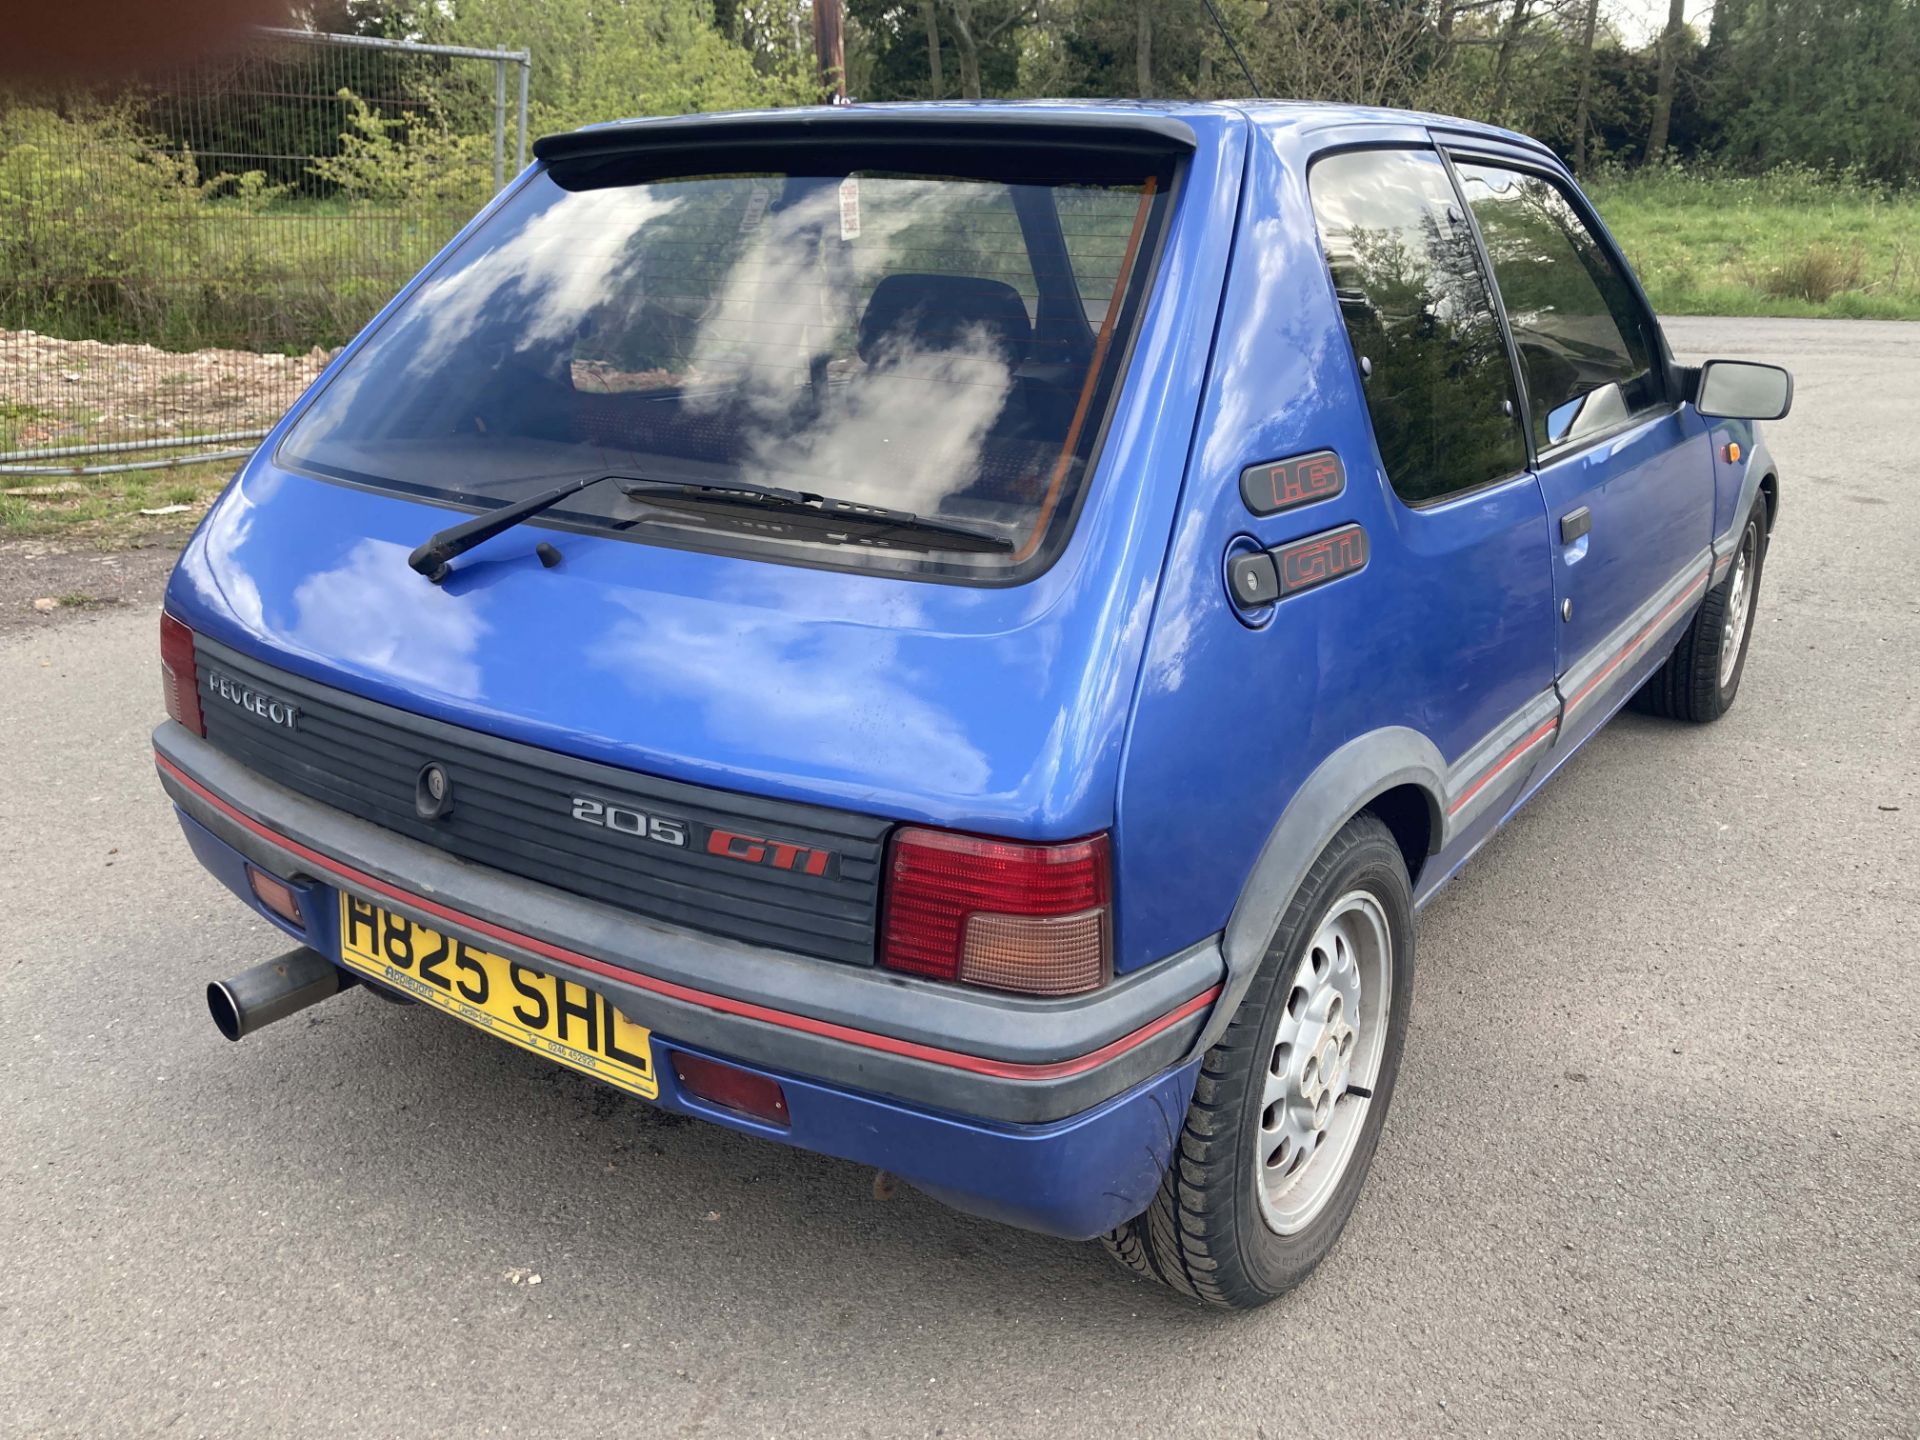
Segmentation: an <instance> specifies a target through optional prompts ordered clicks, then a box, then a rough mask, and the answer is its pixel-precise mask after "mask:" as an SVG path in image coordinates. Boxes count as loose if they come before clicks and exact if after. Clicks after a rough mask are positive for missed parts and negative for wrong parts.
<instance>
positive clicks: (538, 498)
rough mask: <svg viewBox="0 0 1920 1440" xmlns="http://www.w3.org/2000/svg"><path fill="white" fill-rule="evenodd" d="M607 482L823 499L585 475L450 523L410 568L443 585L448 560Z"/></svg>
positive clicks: (766, 488) (727, 485)
mask: <svg viewBox="0 0 1920 1440" xmlns="http://www.w3.org/2000/svg"><path fill="white" fill-rule="evenodd" d="M603 480H618V481H621V482H622V484H621V487H620V488H621V490H622V492H623V493H625V494H629V495H631V494H632V493H633V490H634V489H635V488H648V487H655V486H658V487H662V488H665V489H669V490H685V491H687V492H689V493H700V492H704V491H715V492H721V491H725V492H731V493H735V494H740V495H752V496H757V497H759V498H760V499H762V500H768V501H773V502H776V503H779V504H793V505H804V504H806V503H808V502H809V501H814V500H818V499H819V498H820V497H819V496H818V495H809V494H807V493H806V492H805V491H803V490H781V489H778V488H776V487H775V486H772V485H755V484H753V483H751V482H750V481H744V480H742V481H732V480H729V481H725V482H719V481H715V482H707V481H689V480H654V479H651V478H649V477H647V476H643V475H624V474H621V473H619V472H617V471H612V472H608V473H606V474H601V475H584V476H581V477H579V478H577V479H574V480H569V481H567V483H566V484H564V485H556V486H554V488H553V489H551V490H542V491H541V492H540V493H539V494H538V495H529V496H528V497H527V498H526V499H524V500H519V501H515V502H514V503H513V504H511V505H503V506H501V507H500V508H499V509H497V510H488V511H487V512H485V513H484V514H481V515H475V516H474V517H473V518H472V519H470V520H462V521H461V522H460V523H459V524H458V525H449V526H447V528H446V529H444V530H440V531H436V532H435V533H434V534H432V535H429V536H428V537H427V538H426V540H425V541H423V542H422V543H421V544H420V545H419V546H418V547H417V548H416V549H415V550H414V552H413V553H412V554H411V555H409V556H407V564H408V565H410V566H412V567H413V568H414V569H415V570H418V571H419V572H420V573H421V574H422V575H424V576H426V577H427V579H429V580H431V581H432V582H433V583H434V584H436V585H438V584H439V583H440V582H441V581H442V580H445V579H446V578H447V576H448V575H449V574H450V573H451V572H450V571H449V569H448V568H447V562H448V561H450V560H452V559H453V558H454V557H455V556H457V555H464V554H466V553H467V551H469V550H471V549H473V547H474V546H476V545H483V544H485V543H486V542H487V541H489V540H491V539H492V538H493V537H494V536H496V535H498V534H500V532H501V531H503V530H511V529H512V528H513V527H514V526H515V525H518V524H519V523H520V522H521V521H522V520H525V519H528V518H530V517H531V516H534V515H538V514H539V513H540V512H541V511H543V510H551V509H552V508H553V507H554V506H556V505H558V504H559V503H560V502H561V501H562V500H566V499H568V498H570V497H572V496H574V495H577V494H579V493H580V492H581V491H582V490H585V489H586V488H587V487H588V486H590V485H598V484H599V483H600V482H601V481H603Z"/></svg>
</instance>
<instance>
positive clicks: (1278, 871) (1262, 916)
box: [1190, 726, 1446, 1056]
mask: <svg viewBox="0 0 1920 1440" xmlns="http://www.w3.org/2000/svg"><path fill="white" fill-rule="evenodd" d="M1445 774H1446V762H1445V761H1444V760H1443V759H1442V758H1441V755H1440V751H1439V749H1438V748H1437V747H1436V746H1435V745H1434V743H1433V742H1432V741H1431V740H1429V739H1428V738H1427V737H1426V736H1424V735H1422V734H1421V733H1420V732H1419V731H1417V730H1413V729H1410V728H1408V727H1405V726H1387V727H1384V728H1382V729H1379V730H1370V731H1368V732H1367V733H1366V734H1364V735H1359V736H1356V737H1355V738H1353V739H1352V740H1349V741H1348V742H1347V743H1346V744H1344V745H1342V746H1341V747H1340V748H1339V749H1337V750H1335V751H1334V752H1333V753H1332V754H1331V755H1329V756H1328V757H1327V758H1326V759H1325V760H1323V761H1321V762H1320V764H1319V765H1318V766H1317V767H1315V769H1314V771H1313V773H1312V774H1310V775H1309V776H1308V777H1307V779H1306V780H1305V782H1304V783H1302V785H1301V786H1300V788H1299V789H1298V790H1297V791H1296V792H1295V793H1294V795H1293V798H1292V799H1290V800H1289V801H1288V802H1287V806H1286V809H1285V810H1284V811H1282V812H1281V815H1280V819H1279V820H1278V821H1277V822H1276V823H1275V825H1274V827H1273V829H1272V830H1271V831H1269V832H1268V834H1267V838H1266V842H1265V843H1264V844H1263V845H1262V846H1261V848H1260V853H1259V855H1258V857H1257V858H1256V859H1255V860H1254V863H1253V867H1252V869H1251V870H1250V871H1249V872H1248V874H1247V879H1246V881H1245V883H1244V884H1242V886H1241V887H1240V894H1239V896H1238V898H1237V899H1236V900H1235V902H1234V906H1233V912H1232V914H1230V915H1229V916H1228V918H1227V925H1226V930H1225V933H1224V934H1223V935H1222V937H1221V944H1220V951H1221V955H1222V957H1223V958H1224V959H1225V961H1226V966H1227V975H1226V981H1225V989H1224V990H1223V992H1222V994H1221V997H1220V1000H1219V1002H1218V1003H1217V1004H1216V1005H1215V1006H1214V1007H1213V1012H1212V1014H1211V1015H1209V1016H1208V1018H1207V1024H1206V1027H1205V1028H1204V1029H1203V1030H1202V1031H1201V1032H1200V1036H1199V1038H1198V1039H1197V1040H1196V1041H1195V1042H1194V1048H1193V1050H1192V1051H1191V1052H1190V1054H1191V1055H1195V1056H1197V1055H1204V1054H1205V1053H1206V1052H1207V1050H1208V1049H1209V1048H1210V1047H1211V1046H1212V1045H1213V1044H1214V1043H1215V1042H1217V1041H1218V1040H1219V1039H1220V1037H1221V1035H1223V1034H1224V1033H1225V1032H1226V1029H1227V1026H1228V1025H1229V1024H1231V1023H1232V1020H1233V1016H1234V1012H1235V1011H1236V1010H1238V1008H1239V1005H1240V1001H1241V999H1242V998H1243V997H1244V996H1245V995H1246V993H1247V988H1248V986H1250V985H1251V984H1252V983H1253V977H1254V974H1255V972H1256V971H1258V969H1259V967H1260V964H1261V962H1262V961H1263V960H1264V959H1265V958H1266V953H1267V949H1268V946H1269V944H1270V943H1271V941H1272V939H1273V936H1274V934H1275V932H1276V930H1277V929H1278V928H1279V925H1280V919H1281V916H1282V915H1283V914H1284V913H1285V912H1286V909H1287V906H1288V905H1290V904H1291V903H1292V901H1293V897H1294V895H1295V893H1296V892H1297V891H1298V890H1299V888H1300V885H1301V882H1302V881H1303V880H1304V879H1305V878H1306V875H1307V872H1308V870H1309V869H1310V868H1311V867H1312V866H1313V864H1314V863H1315V861H1317V860H1318V859H1319V858H1320V856H1321V854H1322V853H1323V852H1324V851H1325V850H1326V848H1327V846H1328V845H1330V844H1331V843H1333V840H1334V837H1335V836H1337V835H1338V834H1339V833H1340V832H1341V831H1342V830H1343V829H1344V828H1345V827H1346V826H1347V824H1348V823H1349V822H1350V821H1352V820H1353V818H1354V817H1355V816H1357V815H1359V814H1362V813H1363V812H1364V813H1371V814H1373V815H1375V816H1377V817H1378V818H1379V819H1380V821H1381V823H1383V824H1384V825H1386V827H1387V828H1388V830H1389V831H1391V832H1392V833H1393V837H1394V840H1395V842H1396V843H1397V844H1398V845H1399V847H1400V850H1401V854H1402V856H1403V857H1405V858H1406V859H1407V862H1408V863H1407V876H1408V883H1409V884H1412V883H1414V881H1415V880H1416V879H1417V878H1418V874H1419V865H1420V864H1424V863H1425V861H1426V859H1427V858H1428V856H1430V855H1431V853H1432V846H1433V843H1434V841H1435V839H1436V838H1437V837H1438V836H1440V834H1441V833H1442V819H1441V817H1442V814H1443V810H1442V803H1441V797H1442V796H1443V795H1445V793H1446V782H1445V779H1444V777H1445ZM1416 862H1418V863H1416Z"/></svg>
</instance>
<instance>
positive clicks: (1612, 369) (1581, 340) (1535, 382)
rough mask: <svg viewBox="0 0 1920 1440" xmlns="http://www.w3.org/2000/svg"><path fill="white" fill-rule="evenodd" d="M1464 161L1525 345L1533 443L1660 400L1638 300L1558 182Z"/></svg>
mask: <svg viewBox="0 0 1920 1440" xmlns="http://www.w3.org/2000/svg"><path fill="white" fill-rule="evenodd" d="M1459 171H1460V186H1461V189H1462V191H1463V192H1464V193H1465V195H1466V197H1467V204H1468V205H1470V206H1472V207H1473V218H1474V219H1475V220H1476V221H1478V222H1479V225H1480V235H1481V238H1482V239H1484V240H1485V241H1486V246H1487V258H1488V260H1489V261H1491V262H1492V265H1493V278H1494V280H1495V281H1496V282H1497V283H1498V284H1499V286H1500V300H1501V303H1502V304H1504V305H1505V306H1506V307H1507V322H1508V324H1509V325H1511V326H1512V328H1513V342H1514V345H1515V347H1516V348H1517V349H1518V350H1519V352H1520V365H1521V369H1522V371H1523V373H1524V374H1525V375H1526V378H1527V406H1528V409H1529V410H1531V412H1532V414H1531V415H1530V416H1529V417H1528V419H1529V421H1530V423H1531V424H1532V426H1533V438H1534V443H1535V444H1536V445H1538V446H1539V447H1540V448H1542V449H1545V448H1547V447H1548V446H1551V445H1561V444H1565V443H1568V442H1570V441H1578V440H1581V439H1583V438H1585V437H1587V436H1589V435H1595V434H1599V433H1600V432H1602V431H1605V430H1609V429H1612V428H1613V427H1614V426H1616V425H1619V424H1621V423H1622V422H1624V421H1626V420H1629V419H1631V418H1632V417H1633V416H1634V415H1636V414H1638V413H1639V412H1641V411H1643V410H1646V409H1648V408H1650V407H1652V406H1654V405H1656V404H1658V403H1659V401H1660V398H1661V397H1660V387H1659V382H1658V380H1657V379H1656V378H1655V375H1654V369H1653V364H1652V360H1651V358H1650V357H1651V355H1652V353H1653V347H1652V345H1651V344H1650V343H1649V337H1648V335H1647V333H1646V328H1645V321H1644V319H1643V317H1642V315H1641V311H1640V307H1639V305H1638V303H1637V302H1636V301H1635V299H1634V296H1633V292H1632V290H1631V289H1630V288H1629V287H1628V285H1627V280H1626V277H1625V276H1624V275H1622V274H1621V273H1620V268H1619V266H1618V265H1616V264H1615V263H1614V260H1613V257H1612V256H1610V255H1609V254H1608V253H1607V252H1606V250H1605V249H1604V248H1603V247H1602V246H1601V244H1600V242H1599V241H1598V240H1597V239H1596V238H1595V237H1594V234H1593V232H1592V231H1591V230H1589V229H1588V228H1587V227H1586V225H1585V224H1584V223H1583V222H1582V221H1581V219H1580V215H1579V213H1578V212H1577V211H1576V210H1575V209H1574V208H1573V205H1572V203H1571V202H1570V201H1569V200H1568V199H1567V197H1566V195H1565V194H1564V193H1563V192H1562V191H1561V189H1560V187H1559V186H1557V185H1555V184H1554V183H1553V182H1552V181H1551V180H1547V179H1544V178H1542V177H1541V176H1538V175H1527V174H1523V173H1520V172H1517V171H1513V170H1504V169H1501V168H1500V167H1498V166H1495V165H1473V164H1463V165H1461V166H1460V167H1459Z"/></svg>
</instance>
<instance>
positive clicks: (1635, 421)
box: [1450, 150, 1713, 753]
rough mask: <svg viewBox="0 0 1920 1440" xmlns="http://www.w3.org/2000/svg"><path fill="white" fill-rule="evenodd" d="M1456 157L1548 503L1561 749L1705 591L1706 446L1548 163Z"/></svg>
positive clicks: (1621, 285)
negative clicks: (1507, 339) (1508, 344)
mask: <svg viewBox="0 0 1920 1440" xmlns="http://www.w3.org/2000/svg"><path fill="white" fill-rule="evenodd" d="M1450 159H1451V161H1452V164H1453V168H1454V173H1455V176H1456V178H1457V180H1458V183H1459V187H1460V194H1461V197H1462V199H1463V200H1464V201H1465V202H1466V206H1467V209H1468V211H1469V213H1470V214H1471V216H1472V218H1473V222H1474V225H1475V228H1476V230H1477V231H1478V234H1479V236H1480V240H1481V245H1482V248H1483V251H1484V253H1485V255H1486V257H1487V261H1488V264H1489V266H1490V268H1491V271H1492V275H1493V281H1494V287H1495V291H1496V294H1497V297H1498V301H1499V304H1500V308H1501V311H1502V314H1503V316H1504V319H1505V324H1506V327H1507V331H1508V334H1509V337H1510V342H1511V344H1512V347H1513V351H1514V355H1515V359H1516V364H1517V368H1518V371H1519V377H1520V386H1521V392H1522V395H1523V405H1524V410H1525V414H1526V421H1527V429H1528V437H1529V445H1530V447H1531V449H1532V452H1533V455H1534V469H1535V473H1536V474H1537V475H1538V477H1539V482H1540V489H1541V493H1542V495H1543V497H1544V499H1545V501H1546V506H1547V520H1548V527H1549V543H1550V547H1551V554H1552V564H1553V576H1554V594H1555V600H1556V605H1557V609H1558V616H1559V619H1558V623H1557V625H1556V627H1555V630H1556V635H1557V641H1556V646H1555V665H1556V674H1557V679H1558V683H1559V686H1560V691H1561V695H1562V697H1563V700H1564V711H1563V713H1562V716H1561V725H1560V733H1559V735H1558V736H1557V738H1556V748H1557V749H1559V750H1560V751H1561V752H1562V753H1564V752H1566V751H1568V750H1570V749H1571V748H1572V747H1573V746H1575V745H1577V744H1578V743H1579V742H1580V741H1581V740H1582V739H1584V738H1585V736H1586V735H1587V734H1589V733H1591V731H1592V730H1593V729H1594V727H1596V726H1597V725H1599V724H1600V722H1601V721H1603V720H1605V719H1606V718H1607V717H1608V716H1609V715H1611V714H1612V713H1613V711H1614V710H1615V709H1617V708H1618V706H1619V705H1620V704H1621V703H1622V702H1624V701H1625V700H1626V698H1627V697H1628V696H1629V695H1631V694H1632V693H1633V690H1634V689H1635V688H1637V687H1638V685H1639V684H1640V683H1641V681H1642V680H1643V679H1644V678H1645V676H1646V673H1647V671H1648V670H1649V669H1650V668H1651V667H1652V666H1653V665H1654V664H1657V663H1658V658H1659V656H1660V655H1662V654H1664V647H1663V644H1662V642H1663V641H1664V640H1666V639H1668V638H1669V637H1671V635H1672V634H1673V632H1674V629H1675V628H1676V627H1677V626H1678V625H1679V624H1680V623H1681V622H1682V621H1684V619H1685V618H1686V616H1687V615H1688V614H1689V613H1691V608H1690V607H1691V604H1692V603H1694V602H1697V601H1698V599H1699V598H1700V596H1701V594H1702V593H1703V591H1704V589H1705V581H1706V575H1707V571H1708V568H1709V563H1710V557H1709V553H1708V542H1709V540H1710V538H1711V534H1712V529H1713V474H1712V469H1713V467H1712V456H1711V454H1710V449H1709V444H1710V442H1709V440H1708V437H1707V433H1706V427H1705V426H1704V425H1703V424H1702V423H1701V421H1700V419H1699V417H1698V416H1697V415H1695V414H1694V413H1693V411H1692V409H1691V407H1689V406H1686V405H1684V404H1682V403H1680V400H1679V398H1678V397H1677V396H1675V395H1673V394H1671V393H1669V390H1668V374H1667V365H1666V363H1665V349H1664V346H1663V344H1662V341H1661V338H1660V332H1659V329H1658V326H1657V325H1656V323H1655V321H1654V318H1653V315H1652V313H1651V312H1650V311H1649V310H1648V309H1647V306H1646V304H1645V302H1644V300H1643V299H1642V297H1641V296H1640V294H1639V293H1638V290H1637V287H1636V286H1635V285H1634V284H1633V283H1632V280H1631V278H1630V273H1629V272H1628V270H1627V268H1626V265H1625V263H1624V262H1623V261H1622V260H1621V259H1620V257H1619V256H1618V254H1617V253H1616V252H1615V251H1614V250H1613V248H1612V245H1611V244H1610V242H1609V241H1608V239H1607V237H1606V235H1605V233H1604V232H1603V231H1602V230H1601V229H1600V227H1599V226H1598V224H1597V223H1596V222H1595V221H1594V220H1593V218H1592V215H1591V213H1590V211H1588V210H1587V208H1586V206H1585V203H1584V201H1583V200H1582V199H1581V197H1580V196H1579V194H1578V192H1577V191H1576V190H1575V189H1574V188H1573V187H1572V186H1571V185H1570V184H1569V183H1567V182H1566V180H1565V179H1564V178H1563V177H1561V176H1559V175H1557V174H1555V173H1553V172H1552V171H1551V170H1550V169H1549V168H1547V167H1545V166H1544V165H1537V164H1529V163H1527V162H1524V161H1518V160H1513V159H1508V158H1494V157H1492V156H1490V155H1482V154H1475V153H1463V152H1461V151H1459V150H1455V151H1452V152H1450Z"/></svg>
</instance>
